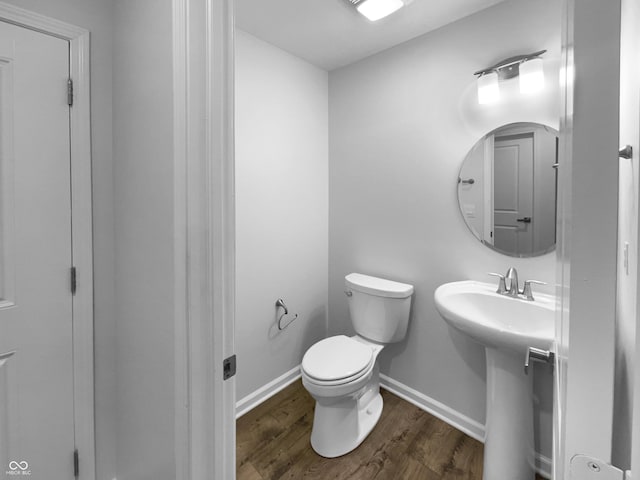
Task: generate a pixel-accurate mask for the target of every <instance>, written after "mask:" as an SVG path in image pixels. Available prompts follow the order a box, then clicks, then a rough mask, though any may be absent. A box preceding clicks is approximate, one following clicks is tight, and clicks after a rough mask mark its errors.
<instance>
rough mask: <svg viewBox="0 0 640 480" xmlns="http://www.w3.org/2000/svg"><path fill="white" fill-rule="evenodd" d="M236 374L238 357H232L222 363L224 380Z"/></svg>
mask: <svg viewBox="0 0 640 480" xmlns="http://www.w3.org/2000/svg"><path fill="white" fill-rule="evenodd" d="M235 374H236V356H235V355H231V356H230V357H229V358H225V359H224V361H223V362H222V379H223V380H228V379H229V378H231V377H233V376H234V375H235Z"/></svg>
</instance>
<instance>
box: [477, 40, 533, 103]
mask: <svg viewBox="0 0 640 480" xmlns="http://www.w3.org/2000/svg"><path fill="white" fill-rule="evenodd" d="M545 52H546V50H540V51H539V52H533V53H529V54H526V55H516V56H515V57H510V58H506V59H504V60H501V61H500V62H498V63H496V64H495V65H493V66H491V67H488V68H484V69H482V70H478V71H477V72H475V73H474V75H477V76H478V103H480V104H481V105H486V104H489V103H494V102H496V101H497V100H498V99H499V98H500V87H499V80H507V79H509V78H514V77H516V76H520V93H523V94H527V93H533V92H537V91H539V90H542V88H543V87H544V70H543V68H542V58H540V57H541V55H542V54H543V53H545Z"/></svg>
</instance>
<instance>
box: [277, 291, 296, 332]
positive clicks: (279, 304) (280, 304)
mask: <svg viewBox="0 0 640 480" xmlns="http://www.w3.org/2000/svg"><path fill="white" fill-rule="evenodd" d="M278 308H282V310H283V312H282V315H280V316H279V317H278V330H284V329H285V328H287V327H288V326H289V325H291V324H292V323H293V321H294V320H295V319H296V318H298V314H297V313H294V314H293V318H291V319H290V320H289V321H288V322H287V323H285V324H284V325H282V319H283V318H284V317H286V316H287V315H289V309H288V308H287V305H286V304H285V303H284V300H282V299H281V298H279V299H278V300H276V309H278Z"/></svg>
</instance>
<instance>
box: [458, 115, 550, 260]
mask: <svg viewBox="0 0 640 480" xmlns="http://www.w3.org/2000/svg"><path fill="white" fill-rule="evenodd" d="M557 166H558V131H557V130H555V129H553V128H551V127H548V126H546V125H541V124H539V123H511V124H508V125H504V126H502V127H500V128H497V129H495V130H493V131H492V132H490V133H488V134H487V135H485V136H484V137H483V138H481V139H480V140H478V142H477V143H476V144H475V145H474V147H473V148H472V149H471V151H470V152H469V153H468V154H467V156H466V158H465V160H464V162H463V164H462V167H461V168H460V174H459V177H458V203H459V205H460V212H461V213H462V216H463V218H464V220H465V222H466V224H467V226H468V227H469V229H470V230H471V232H472V233H473V234H474V235H475V237H476V238H477V239H478V240H480V241H481V242H482V243H484V244H485V245H487V246H488V247H490V248H492V249H493V250H495V251H497V252H500V253H504V254H505V255H510V256H512V257H534V256H537V255H542V254H544V253H547V252H550V251H551V250H553V249H554V248H555V244H556V200H557V196H558V195H557V192H558V182H557V176H556V172H557Z"/></svg>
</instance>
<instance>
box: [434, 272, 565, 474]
mask: <svg viewBox="0 0 640 480" xmlns="http://www.w3.org/2000/svg"><path fill="white" fill-rule="evenodd" d="M496 288H497V285H493V284H488V283H481V282H474V281H470V280H469V281H462V282H452V283H446V284H444V285H441V286H440V287H438V288H437V289H436V291H435V294H434V299H435V302H436V307H437V309H438V312H440V315H442V317H443V318H444V319H445V321H446V322H447V323H448V324H449V325H451V326H452V327H453V328H455V329H457V330H459V331H461V332H463V333H464V334H466V335H467V336H468V337H469V338H471V339H472V340H474V341H476V342H479V343H481V344H482V345H484V346H485V351H486V358H487V411H486V424H485V445H484V464H483V473H482V478H483V480H507V479H508V480H534V479H535V459H534V458H535V450H534V437H533V435H534V433H533V432H534V430H533V382H532V381H531V378H532V374H533V369H529V370H528V373H527V372H525V369H524V363H525V356H526V354H527V352H528V349H529V347H535V348H539V349H541V350H550V349H551V348H552V346H553V339H554V333H555V326H554V322H555V299H554V297H553V296H550V295H543V294H540V293H536V292H535V291H534V292H533V296H534V297H535V300H534V301H528V300H525V299H523V298H511V297H508V296H506V295H500V294H497V293H496Z"/></svg>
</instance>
